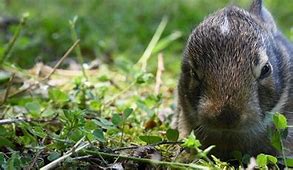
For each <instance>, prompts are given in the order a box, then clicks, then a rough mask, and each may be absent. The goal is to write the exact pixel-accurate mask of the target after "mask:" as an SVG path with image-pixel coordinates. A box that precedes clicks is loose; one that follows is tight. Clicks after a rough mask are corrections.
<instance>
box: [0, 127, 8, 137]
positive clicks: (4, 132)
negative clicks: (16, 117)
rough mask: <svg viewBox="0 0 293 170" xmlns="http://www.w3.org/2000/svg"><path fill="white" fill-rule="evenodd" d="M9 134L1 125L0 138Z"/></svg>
mask: <svg viewBox="0 0 293 170" xmlns="http://www.w3.org/2000/svg"><path fill="white" fill-rule="evenodd" d="M7 134H8V132H7V130H6V129H5V128H4V127H3V126H1V125H0V136H2V137H3V136H6V135H7Z"/></svg>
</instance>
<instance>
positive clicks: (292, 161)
mask: <svg viewBox="0 0 293 170" xmlns="http://www.w3.org/2000/svg"><path fill="white" fill-rule="evenodd" d="M286 163H287V166H289V167H293V158H286Z"/></svg>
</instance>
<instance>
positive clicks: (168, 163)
mask: <svg viewBox="0 0 293 170" xmlns="http://www.w3.org/2000/svg"><path fill="white" fill-rule="evenodd" d="M84 152H85V153H86V154H91V155H98V154H100V155H102V156H104V157H110V158H113V157H118V158H119V159H122V160H132V161H136V162H143V163H149V164H155V165H162V166H168V167H181V168H193V169H202V170H208V169H209V168H208V167H205V166H201V165H196V164H184V163H179V162H166V161H158V160H154V159H146V158H136V157H131V156H125V155H118V154H111V153H104V152H99V151H92V150H85V151H84Z"/></svg>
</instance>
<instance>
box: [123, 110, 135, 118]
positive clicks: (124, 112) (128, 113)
mask: <svg viewBox="0 0 293 170" xmlns="http://www.w3.org/2000/svg"><path fill="white" fill-rule="evenodd" d="M132 112H133V109H132V108H126V109H125V110H124V111H123V119H124V120H126V119H127V118H128V117H129V116H130V114H131V113H132Z"/></svg>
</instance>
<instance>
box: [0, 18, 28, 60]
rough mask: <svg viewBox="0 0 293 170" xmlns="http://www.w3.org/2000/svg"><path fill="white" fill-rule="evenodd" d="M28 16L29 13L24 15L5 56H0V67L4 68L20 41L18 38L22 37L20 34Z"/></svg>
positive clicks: (6, 49) (5, 51)
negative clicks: (5, 62)
mask: <svg viewBox="0 0 293 170" xmlns="http://www.w3.org/2000/svg"><path fill="white" fill-rule="evenodd" d="M28 16H29V15H28V13H25V14H23V15H22V18H21V20H20V23H19V25H18V27H17V29H16V31H15V33H14V35H13V37H12V39H11V40H10V41H9V43H8V45H7V47H6V48H5V50H4V53H3V56H0V66H2V64H3V62H4V61H5V60H6V59H7V58H8V56H9V54H10V52H11V50H12V48H13V47H14V45H15V42H16V40H17V39H18V37H19V35H20V32H21V30H22V27H23V26H24V25H25V23H26V20H27V18H28Z"/></svg>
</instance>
